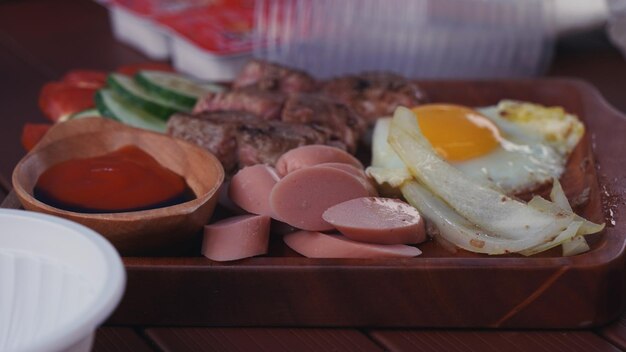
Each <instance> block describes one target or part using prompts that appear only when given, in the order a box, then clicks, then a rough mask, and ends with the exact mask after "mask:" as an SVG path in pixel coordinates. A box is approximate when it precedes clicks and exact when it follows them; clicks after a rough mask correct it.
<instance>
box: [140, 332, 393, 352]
mask: <svg viewBox="0 0 626 352" xmlns="http://www.w3.org/2000/svg"><path fill="white" fill-rule="evenodd" d="M146 335H147V336H148V337H150V338H151V339H152V340H153V341H155V342H156V344H157V345H158V346H159V348H161V349H162V350H163V351H166V352H169V351H172V352H173V351H205V352H212V351H215V352H236V351H259V352H261V351H262V352H289V351H299V352H317V351H334V352H342V351H345V352H352V351H360V352H379V351H380V352H382V351H383V349H382V348H380V347H379V346H378V345H376V344H375V343H374V342H373V341H372V340H370V339H369V338H368V337H367V336H366V335H364V334H363V333H361V332H359V331H358V330H353V329H268V328H247V329H245V328H152V329H147V330H146Z"/></svg>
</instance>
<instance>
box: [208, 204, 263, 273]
mask: <svg viewBox="0 0 626 352" xmlns="http://www.w3.org/2000/svg"><path fill="white" fill-rule="evenodd" d="M269 235H270V217H269V216H263V215H240V216H235V217H232V218H228V219H224V220H221V221H218V222H216V223H214V224H211V225H207V226H205V227H204V241H203V242H202V254H203V255H204V256H205V257H207V258H209V259H211V260H215V261H220V262H221V261H228V260H237V259H242V258H248V257H253V256H255V255H261V254H265V253H267V247H268V243H269Z"/></svg>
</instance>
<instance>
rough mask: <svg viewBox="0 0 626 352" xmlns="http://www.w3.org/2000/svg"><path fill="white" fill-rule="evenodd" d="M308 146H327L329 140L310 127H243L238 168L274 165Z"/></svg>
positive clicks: (281, 124) (261, 124)
mask: <svg viewBox="0 0 626 352" xmlns="http://www.w3.org/2000/svg"><path fill="white" fill-rule="evenodd" d="M308 144H326V136H325V135H324V134H322V133H320V132H318V131H316V130H315V129H313V128H311V127H309V126H305V125H298V124H292V123H287V122H281V121H259V122H257V123H249V124H244V125H241V126H240V127H239V129H238V134H237V149H238V150H237V155H238V159H239V167H244V166H248V165H254V164H259V163H264V164H269V165H274V164H275V163H276V160H278V158H279V157H280V156H281V155H283V154H284V153H285V152H287V151H288V150H291V149H293V148H296V147H299V146H303V145H308Z"/></svg>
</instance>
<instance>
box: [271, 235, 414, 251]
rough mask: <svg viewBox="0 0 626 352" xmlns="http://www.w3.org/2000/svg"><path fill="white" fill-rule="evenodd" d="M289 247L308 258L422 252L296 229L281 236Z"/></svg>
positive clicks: (398, 246) (409, 247) (412, 248)
mask: <svg viewBox="0 0 626 352" xmlns="http://www.w3.org/2000/svg"><path fill="white" fill-rule="evenodd" d="M283 241H284V242H285V243H286V244H287V246H289V248H291V249H293V250H294V251H296V252H298V253H300V254H302V255H303V256H305V257H309V258H393V257H415V256H418V255H420V254H422V251H420V250H419V249H418V248H416V247H412V246H407V245H404V244H373V243H364V242H357V241H353V240H351V239H349V238H347V237H345V236H342V235H330V234H325V233H321V232H311V231H298V232H294V233H290V234H288V235H285V236H284V237H283Z"/></svg>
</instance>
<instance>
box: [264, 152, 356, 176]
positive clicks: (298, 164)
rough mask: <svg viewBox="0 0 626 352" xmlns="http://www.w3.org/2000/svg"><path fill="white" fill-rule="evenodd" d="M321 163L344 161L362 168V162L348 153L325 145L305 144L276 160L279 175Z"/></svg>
mask: <svg viewBox="0 0 626 352" xmlns="http://www.w3.org/2000/svg"><path fill="white" fill-rule="evenodd" d="M322 163H344V164H350V165H353V166H355V167H358V168H360V169H363V164H361V162H360V161H359V160H358V159H357V158H355V157H354V156H352V155H351V154H350V153H348V152H346V151H344V150H341V149H339V148H335V147H330V146H327V145H318V144H314V145H305V146H302V147H298V148H295V149H292V150H290V151H288V152H287V153H285V154H283V155H281V156H280V158H278V160H277V161H276V170H277V171H278V174H279V175H281V176H285V175H287V174H288V173H290V172H293V171H296V170H298V169H301V168H304V167H308V166H313V165H317V164H322Z"/></svg>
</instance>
